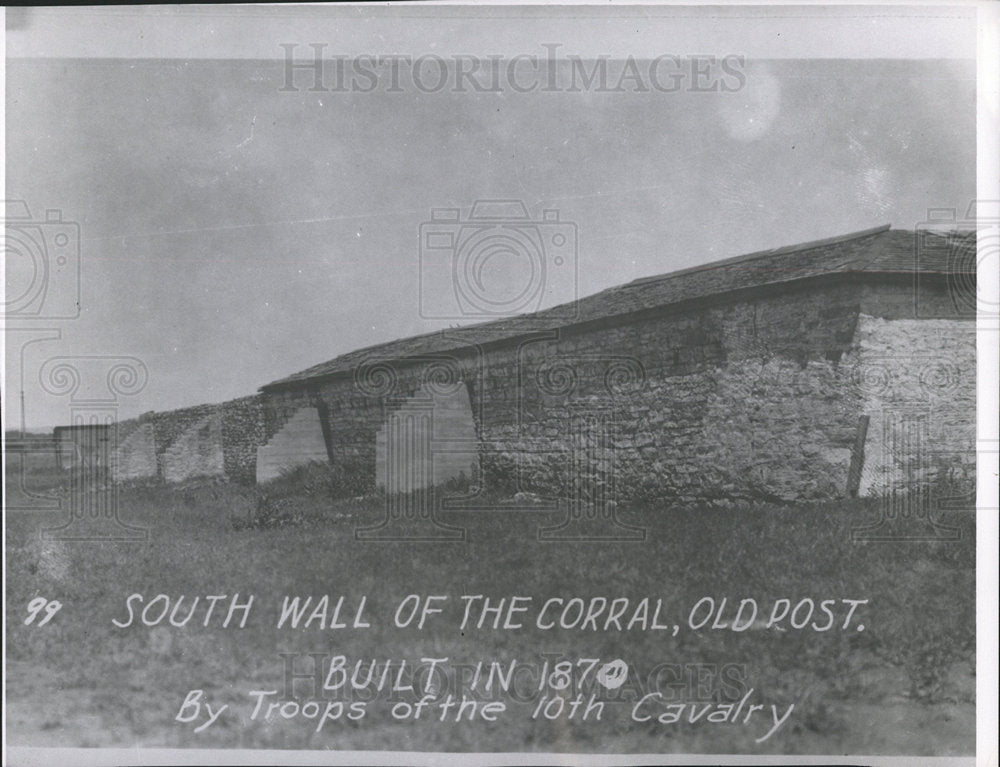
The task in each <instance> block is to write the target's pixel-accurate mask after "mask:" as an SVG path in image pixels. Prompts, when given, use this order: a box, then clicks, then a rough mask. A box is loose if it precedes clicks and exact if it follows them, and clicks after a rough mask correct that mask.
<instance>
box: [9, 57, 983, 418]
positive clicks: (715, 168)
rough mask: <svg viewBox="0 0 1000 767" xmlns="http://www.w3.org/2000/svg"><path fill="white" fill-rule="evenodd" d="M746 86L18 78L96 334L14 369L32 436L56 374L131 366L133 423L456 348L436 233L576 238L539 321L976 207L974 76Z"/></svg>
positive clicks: (108, 74)
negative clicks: (378, 360) (101, 365)
mask: <svg viewBox="0 0 1000 767" xmlns="http://www.w3.org/2000/svg"><path fill="white" fill-rule="evenodd" d="M742 72H743V74H744V76H745V84H744V85H743V87H741V88H740V89H739V90H737V91H735V92H729V93H723V92H714V93H712V92H710V93H702V92H690V90H687V89H682V90H681V91H679V92H675V93H659V92H647V93H596V92H592V91H591V92H582V93H568V92H562V93H537V92H536V93H529V94H518V93H514V92H512V91H511V90H509V89H507V90H505V91H504V92H502V93H499V94H498V93H482V94H479V93H471V92H465V93H452V92H442V93H437V94H430V93H422V92H419V91H417V90H416V89H409V90H405V89H404V92H401V93H388V92H385V89H384V88H379V89H377V91H376V92H373V93H331V92H323V93H317V92H311V91H309V90H307V89H306V88H305V87H303V88H302V89H301V90H300V91H299V92H292V93H289V92H281V91H280V88H281V86H282V84H283V81H284V77H285V72H284V71H283V66H282V64H281V62H278V61H259V60H258V61H254V60H232V61H209V60H200V61H180V60H173V61H167V60H161V61H150V60H141V61H140V60H132V61H129V60H105V61H98V60H89V61H80V60H49V61H46V60H37V59H36V60H11V61H8V64H7V73H6V77H7V93H6V108H7V115H6V119H7V137H6V138H7V147H6V149H7V171H6V172H7V176H6V184H7V197H8V199H12V198H13V199H23V200H25V201H26V202H27V203H28V205H29V207H30V208H31V212H32V214H33V216H34V218H35V219H38V218H40V217H44V211H45V210H46V209H52V208H58V209H61V210H62V212H63V217H64V219H67V220H71V221H76V222H79V224H80V231H81V242H80V250H81V260H82V286H81V299H80V301H81V314H80V317H79V319H76V320H73V321H69V322H63V323H56V324H51V323H50V325H46V324H45V323H38V327H48V326H52V327H59V328H60V330H61V335H62V338H61V339H60V340H56V341H51V342H46V343H44V344H37V345H35V346H34V347H33V348H32V349H31V350H30V353H27V354H26V358H25V359H26V361H28V363H29V364H26V366H25V370H24V375H25V378H26V380H27V384H26V386H25V389H26V393H25V397H26V402H27V411H28V412H27V415H28V426H29V427H34V428H39V427H42V426H51V425H53V424H55V423H58V422H60V421H62V420H65V414H67V413H68V410H67V403H66V402H65V401H64V400H60V399H57V398H54V397H50V396H47V395H44V394H43V393H42V392H41V391H40V390H39V389H38V388H37V385H34V383H33V381H37V373H35V372H32V371H34V370H37V365H38V364H39V363H40V361H41V360H43V359H45V358H46V357H50V356H54V355H97V354H101V355H131V356H135V357H138V358H140V359H141V360H143V362H144V363H145V365H146V366H147V368H148V370H149V374H150V379H149V383H148V386H147V387H146V388H145V390H144V391H143V392H142V393H141V394H139V395H137V396H135V397H131V398H128V400H123V402H122V410H121V415H122V416H123V417H127V416H132V415H135V414H138V413H140V412H144V411H147V410H154V409H155V410H162V409H169V408H175V407H180V406H185V405H193V404H197V403H201V402H214V401H221V400H225V399H228V398H231V397H236V396H241V395H245V394H250V393H252V392H254V391H255V390H256V389H257V388H258V387H259V386H261V385H262V384H265V383H267V382H269V381H271V380H274V379H277V378H280V377H283V376H285V375H288V374H290V373H293V372H295V371H297V370H300V369H302V368H305V367H308V366H310V365H313V364H316V363H318V362H321V361H324V360H326V359H329V358H332V357H334V356H336V355H338V354H341V353H343V352H347V351H351V350H352V349H355V348H358V347H360V346H366V345H369V344H373V343H377V342H381V341H388V340H392V339H395V338H399V337H403V336H407V335H411V334H415V333H419V332H423V331H427V330H434V329H437V328H440V327H445V326H447V325H449V324H456V323H458V322H460V321H461V320H459V319H457V318H440V317H438V318H427V317H422V316H421V310H420V307H421V305H422V304H421V290H423V291H424V295H423V300H424V304H423V305H424V306H425V308H426V307H427V306H430V307H434V306H445V305H447V302H448V301H450V300H451V299H450V296H451V295H452V294H451V293H450V292H449V291H451V286H450V285H444V284H433V278H428V273H427V272H425V275H424V276H425V278H428V279H425V280H424V282H423V284H421V282H420V274H421V255H420V240H419V236H418V235H419V227H420V224H421V222H424V221H426V220H427V219H429V217H430V212H431V208H433V207H447V206H452V207H461V208H463V209H464V213H463V215H464V214H465V213H467V208H468V206H469V205H471V203H472V202H473V201H474V200H476V199H480V198H518V199H521V200H523V201H524V202H525V204H526V206H527V208H528V210H529V212H530V214H531V216H532V217H533V218H540V217H541V214H542V210H543V209H558V210H559V212H560V218H561V219H562V220H564V221H569V222H575V224H576V225H577V234H578V256H577V259H576V262H575V264H574V263H573V262H572V259H570V261H569V262H568V263H567V266H569V267H570V268H572V269H573V270H575V275H576V281H575V283H574V281H573V280H569V279H566V278H565V272H563V275H564V276H563V277H558V278H552V284H551V285H549V286H547V288H548V290H547V292H546V293H545V295H544V297H543V302H544V303H545V304H550V303H552V302H554V301H562V300H566V299H569V298H572V297H573V294H574V292H577V293H578V294H579V295H587V294H590V293H594V292H596V291H598V290H601V289H602V288H605V287H608V286H610V285H614V284H618V283H622V282H627V281H629V280H632V279H635V278H637V277H642V276H646V275H652V274H657V273H663V272H668V271H671V270H674V269H678V268H682V267H687V266H692V265H695V264H699V263H704V262H707V261H711V260H715V259H718V258H724V257H727V256H733V255H738V254H741V253H746V252H751V251H754V250H759V249H764V248H770V247H776V246H781V245H787V244H792V243H796V242H802V241H807V240H811V239H815V238H820V237H827V236H833V235H838V234H844V233H847V232H852V231H856V230H861V229H865V228H869V227H872V226H877V225H880V224H892V225H894V226H897V227H913V226H914V225H916V224H917V223H918V222H920V221H922V220H923V219H924V217H925V216H926V212H927V209H928V208H941V207H956V208H960V209H964V208H965V206H966V205H967V204H968V202H969V201H970V200H972V199H973V198H974V197H975V193H976V186H975V179H976V175H975V171H976V164H975V65H974V62H971V61H958V60H950V61H942V60H925V61H916V60H909V61H899V60H877V59H875V60H813V61H801V60H800V61H795V60H774V61H765V60H759V59H751V60H748V61H746V63H745V66H744V67H743V68H742ZM303 82H307V81H303ZM492 278H493V279H497V280H500V282H501V283H503V281H504V279H507V280H508V281H509V282H510V284H517V283H518V280H521V279H522V278H523V276H522V275H520V274H514V275H506V276H504V275H502V274H493V275H492ZM508 287H509V285H508ZM8 290H10V286H8ZM424 313H425V314H427V312H426V311H425V312H424ZM432 313H433V312H432ZM446 313H447V312H438V314H446ZM466 321H468V320H466ZM10 346H11V344H10V340H9V338H8V352H9V351H10ZM13 364H14V362H13V361H12V360H10V359H8V361H7V370H8V374H10V372H11V366H12V365H13ZM33 376H34V379H33V378H32V377H33ZM10 387H11V382H8V391H9V390H10Z"/></svg>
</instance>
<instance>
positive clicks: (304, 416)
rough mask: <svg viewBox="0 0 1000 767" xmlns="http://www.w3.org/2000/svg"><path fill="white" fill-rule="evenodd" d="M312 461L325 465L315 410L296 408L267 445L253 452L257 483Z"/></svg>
mask: <svg viewBox="0 0 1000 767" xmlns="http://www.w3.org/2000/svg"><path fill="white" fill-rule="evenodd" d="M315 461H319V462H326V461H327V449H326V440H325V439H324V438H323V425H322V423H321V422H320V416H319V412H318V411H317V409H316V408H314V407H303V408H299V409H298V410H297V411H296V412H295V414H294V415H292V417H291V418H289V419H288V420H287V421H286V422H285V423H284V425H283V426H282V427H281V428H280V429H279V430H278V431H277V432H276V433H275V434H274V435H273V436H272V437H271V439H269V440H268V441H267V444H265V445H261V446H260V447H258V448H257V471H256V479H257V483H258V484H261V483H264V482H270V481H271V480H273V479H277V478H278V477H280V476H281V475H282V474H283V473H285V472H287V471H290V470H292V469H295V468H296V467H299V466H306V465H308V464H310V463H312V462H315Z"/></svg>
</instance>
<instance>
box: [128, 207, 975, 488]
mask: <svg viewBox="0 0 1000 767" xmlns="http://www.w3.org/2000/svg"><path fill="white" fill-rule="evenodd" d="M974 300H975V241H974V239H972V240H970V239H969V238H968V237H964V236H962V235H961V234H960V233H955V232H951V233H944V232H942V233H926V232H918V233H916V234H915V233H914V232H907V231H895V230H891V229H889V228H888V227H880V228H878V229H872V230H866V231H863V232H858V233H854V234H850V235H846V236H843V237H837V238H832V239H828V240H823V241H819V242H813V243H806V244H803V245H798V246H792V247H787V248H781V249H777V250H772V251H767V252H764V253H757V254H751V255H749V256H742V257H739V258H735V259H728V260H726V261H720V262H715V263H711V264H707V265H705V266H701V267H696V268H694V269H689V270H683V271H680V272H673V273H670V274H665V275H662V276H659V277H652V278H645V279H641V280H637V281H635V282H632V283H629V284H627V285H622V286H618V287H615V288H611V289H609V290H606V291H603V292H602V293H599V294H596V295H593V296H589V297H586V298H583V299H580V300H579V301H577V302H575V303H574V304H572V305H570V307H568V308H569V309H570V310H571V311H567V307H565V306H563V307H557V308H555V309H550V310H543V311H541V312H537V313H535V314H528V315H520V316H517V317H513V318H505V319H503V320H500V321H496V322H490V323H486V324H480V325H474V326H468V327H463V328H458V329H454V330H450V331H445V332H441V333H433V334H427V335H422V336H416V337H413V338H408V339H401V340H398V341H393V342H390V343H387V344H382V345H379V346H374V347H370V348H367V349H362V350H358V351H355V352H351V353H349V354H345V355H342V356H341V357H338V358H336V359H334V360H331V361H329V362H326V363H322V364H320V365H316V366H314V367H313V368H310V369H308V370H305V371H302V372H301V373H298V374H295V375H292V376H289V377H288V378H285V379H282V380H280V381H276V382H273V383H271V384H268V385H266V386H264V387H262V389H261V391H260V393H259V394H258V395H256V396H254V397H247V398H244V399H241V400H235V401H233V402H228V403H223V404H221V405H213V406H202V407H199V408H189V409H187V410H182V411H175V412H173V413H160V414H147V416H144V417H143V418H140V419H137V420H136V421H134V422H127V423H125V424H121V425H120V427H119V436H118V438H119V440H120V448H119V450H118V451H117V453H118V456H117V457H118V462H117V463H118V466H117V471H118V474H119V476H120V477H121V478H123V479H138V478H142V477H145V478H158V479H161V480H168V481H169V480H183V479H186V478H190V477H194V476H204V475H216V476H226V477H230V478H233V479H238V480H241V481H249V480H251V479H253V478H254V477H255V476H256V477H257V478H258V479H261V480H263V479H270V478H273V477H274V476H276V475H277V474H280V472H281V471H284V470H287V469H290V468H294V467H295V466H296V465H299V464H302V463H306V462H311V461H321V462H326V463H328V464H329V466H330V468H331V471H332V472H333V476H334V479H335V481H337V483H338V485H339V486H340V487H341V488H342V489H343V491H344V492H345V493H350V494H358V493H364V492H373V491H375V490H376V488H378V487H382V488H384V487H389V488H390V489H403V490H406V489H416V488H418V487H422V486H425V485H428V484H440V483H441V482H444V481H447V480H450V479H456V478H462V477H463V475H464V478H465V479H466V480H468V481H471V482H473V483H486V484H498V485H502V486H503V487H508V488H512V489H514V490H524V491H532V492H536V493H540V494H549V495H556V496H560V497H565V496H567V495H570V496H572V495H578V496H579V495H585V496H588V497H591V500H595V498H596V499H597V500H607V499H611V498H614V499H620V500H628V499H655V500H664V501H670V502H673V503H681V504H704V503H719V502H722V503H728V502H733V501H740V500H771V501H774V500H781V501H791V500H821V499H834V498H842V497H849V496H853V495H878V494H885V493H891V492H895V491H896V490H898V489H900V488H906V487H915V486H923V485H927V484H929V483H939V482H949V483H952V484H956V483H957V484H964V485H966V486H970V485H971V483H972V482H973V480H974V471H975V413H976V410H975V305H974ZM216 442H218V443H219V444H218V445H216V444H215V443H216ZM262 466H263V467H265V468H264V469H263V470H262V469H261V468H260V467H262ZM260 471H263V472H264V474H260V473H259V472H260Z"/></svg>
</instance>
